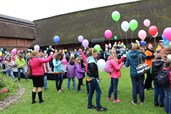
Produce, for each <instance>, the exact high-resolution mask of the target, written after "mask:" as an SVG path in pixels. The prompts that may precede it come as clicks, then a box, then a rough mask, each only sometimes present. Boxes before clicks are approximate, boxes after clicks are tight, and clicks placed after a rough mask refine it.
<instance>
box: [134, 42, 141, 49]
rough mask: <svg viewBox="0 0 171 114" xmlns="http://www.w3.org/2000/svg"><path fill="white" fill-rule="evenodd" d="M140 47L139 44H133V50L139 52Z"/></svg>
mask: <svg viewBox="0 0 171 114" xmlns="http://www.w3.org/2000/svg"><path fill="white" fill-rule="evenodd" d="M139 49H140V46H139V45H138V44H137V43H133V45H132V50H139Z"/></svg>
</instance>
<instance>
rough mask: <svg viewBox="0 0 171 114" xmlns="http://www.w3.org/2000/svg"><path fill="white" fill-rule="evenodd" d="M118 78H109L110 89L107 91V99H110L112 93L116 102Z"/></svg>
mask: <svg viewBox="0 0 171 114" xmlns="http://www.w3.org/2000/svg"><path fill="white" fill-rule="evenodd" d="M118 81H119V79H118V78H111V81H110V87H109V90H108V98H111V95H112V92H113V93H114V99H115V100H117V99H118V96H117V91H118Z"/></svg>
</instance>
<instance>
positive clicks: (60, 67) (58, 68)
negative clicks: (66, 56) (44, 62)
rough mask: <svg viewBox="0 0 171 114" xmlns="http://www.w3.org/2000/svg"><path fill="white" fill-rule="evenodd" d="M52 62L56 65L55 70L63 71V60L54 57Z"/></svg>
mask: <svg viewBox="0 0 171 114" xmlns="http://www.w3.org/2000/svg"><path fill="white" fill-rule="evenodd" d="M52 63H53V66H54V68H53V71H54V72H63V67H62V62H61V60H56V59H53V61H52Z"/></svg>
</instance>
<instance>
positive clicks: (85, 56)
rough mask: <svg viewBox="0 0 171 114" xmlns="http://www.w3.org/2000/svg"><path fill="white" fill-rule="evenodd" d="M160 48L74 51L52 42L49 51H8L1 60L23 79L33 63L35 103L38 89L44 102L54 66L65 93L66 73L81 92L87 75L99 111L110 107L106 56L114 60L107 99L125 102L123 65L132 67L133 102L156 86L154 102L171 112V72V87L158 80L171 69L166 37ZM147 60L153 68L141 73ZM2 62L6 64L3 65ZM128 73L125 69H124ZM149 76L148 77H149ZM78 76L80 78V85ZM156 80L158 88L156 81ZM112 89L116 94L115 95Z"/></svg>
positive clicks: (135, 46)
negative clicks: (104, 84)
mask: <svg viewBox="0 0 171 114" xmlns="http://www.w3.org/2000/svg"><path fill="white" fill-rule="evenodd" d="M158 44H159V46H160V50H155V48H154V47H153V45H152V44H151V43H149V44H147V45H146V46H143V47H141V46H140V44H138V43H133V44H132V49H130V50H124V51H123V49H121V48H116V47H114V48H110V47H106V49H105V51H103V50H101V51H100V53H97V50H96V49H94V48H89V49H87V50H82V49H78V50H74V51H70V52H69V51H67V50H63V51H61V50H60V51H58V52H56V51H55V50H53V49H52V47H51V46H50V47H49V49H48V50H47V51H42V50H39V51H32V52H31V53H29V54H28V53H27V54H23V53H18V54H17V55H10V54H6V55H3V56H2V58H1V63H2V64H3V65H5V70H6V74H7V75H11V77H12V79H13V80H14V81H18V82H20V80H21V79H20V74H21V71H22V73H23V75H24V77H25V79H26V81H28V77H27V75H26V73H25V72H26V71H25V66H28V67H30V69H31V73H32V81H33V89H32V104H34V103H36V100H35V98H36V93H38V98H39V103H42V102H44V100H43V97H42V89H43V87H44V89H45V90H46V89H48V84H47V73H48V72H49V68H51V69H50V70H51V71H52V72H53V73H54V75H55V84H56V90H57V92H58V93H63V90H62V83H63V77H64V75H66V76H67V85H66V87H67V89H70V82H71V80H72V89H73V90H77V91H78V92H83V90H82V89H81V86H82V85H83V79H84V78H85V79H86V88H87V94H88V109H97V110H98V111H106V110H107V108H105V107H103V106H102V105H101V103H100V99H101V93H102V91H101V88H100V85H99V80H100V77H99V72H98V65H97V60H98V59H104V60H105V61H108V62H109V63H110V66H111V68H112V71H111V72H110V73H109V72H108V74H109V76H110V79H111V80H110V87H109V89H108V96H107V100H110V101H113V102H114V103H119V102H121V101H120V99H119V96H118V94H117V93H118V84H119V78H120V77H121V74H122V73H121V69H122V67H123V66H126V67H130V77H131V81H132V98H133V100H132V104H134V105H137V103H138V102H137V101H138V100H137V96H138V95H139V96H140V104H142V105H143V104H144V102H145V95H144V91H145V90H147V91H148V90H153V89H154V106H156V107H158V106H159V107H165V111H166V112H167V113H169V114H170V113H171V72H170V75H169V78H170V87H168V88H164V87H161V86H160V85H159V83H158V82H157V79H156V77H157V75H158V73H159V72H160V71H162V70H170V69H171V58H170V57H171V56H170V54H171V47H167V48H165V47H164V45H163V42H162V41H159V43H158ZM63 59H66V60H67V63H66V65H65V66H66V67H64V65H63ZM142 62H144V63H146V64H147V65H148V67H149V68H150V70H148V71H147V73H146V74H147V76H145V73H143V74H141V75H140V74H138V73H137V66H138V65H139V64H140V63H142ZM3 65H2V66H3ZM13 68H17V72H18V74H17V76H18V80H17V79H16V78H15V76H14V74H13ZM123 73H124V72H123ZM145 77H146V78H145ZM75 78H77V79H78V85H77V87H76V81H75ZM152 82H154V88H153V86H152V85H153V84H152ZM94 91H96V105H93V103H92V99H93V94H94ZM112 93H113V94H114V96H112Z"/></svg>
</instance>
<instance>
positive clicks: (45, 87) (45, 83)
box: [44, 74, 48, 89]
mask: <svg viewBox="0 0 171 114" xmlns="http://www.w3.org/2000/svg"><path fill="white" fill-rule="evenodd" d="M47 88H48V85H47V74H45V75H44V89H47Z"/></svg>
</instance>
